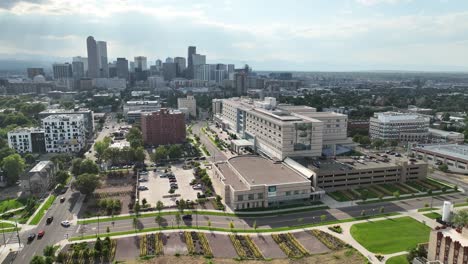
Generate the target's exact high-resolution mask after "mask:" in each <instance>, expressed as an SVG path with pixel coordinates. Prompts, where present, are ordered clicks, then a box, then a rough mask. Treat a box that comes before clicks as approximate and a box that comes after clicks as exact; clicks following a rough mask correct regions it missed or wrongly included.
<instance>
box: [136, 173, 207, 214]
mask: <svg viewBox="0 0 468 264" xmlns="http://www.w3.org/2000/svg"><path fill="white" fill-rule="evenodd" d="M171 170H172V172H173V173H174V175H175V178H176V180H177V185H178V187H179V188H178V189H175V192H174V193H173V194H172V195H171V194H170V193H169V189H170V183H169V179H168V178H161V177H160V176H161V175H162V174H164V171H162V170H159V169H158V170H157V172H153V171H148V175H147V176H144V177H145V178H146V177H147V179H148V181H145V182H140V186H146V187H148V190H144V191H140V201H142V200H143V199H146V201H147V202H148V203H149V204H150V205H151V206H153V207H154V206H156V202H157V201H161V202H163V203H164V206H175V205H176V202H175V201H176V200H179V199H184V200H187V199H188V200H192V201H195V200H196V199H197V192H200V193H201V192H202V191H200V190H194V189H192V186H190V182H191V181H192V180H193V179H194V176H193V170H192V169H189V170H184V169H183V168H182V164H177V165H172V167H171ZM168 196H171V197H168Z"/></svg>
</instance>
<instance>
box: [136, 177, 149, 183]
mask: <svg viewBox="0 0 468 264" xmlns="http://www.w3.org/2000/svg"><path fill="white" fill-rule="evenodd" d="M138 181H139V182H147V181H148V179H146V178H139V179H138Z"/></svg>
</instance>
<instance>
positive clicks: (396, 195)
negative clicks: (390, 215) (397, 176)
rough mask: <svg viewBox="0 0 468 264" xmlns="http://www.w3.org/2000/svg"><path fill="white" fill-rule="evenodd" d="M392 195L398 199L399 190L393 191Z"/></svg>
mask: <svg viewBox="0 0 468 264" xmlns="http://www.w3.org/2000/svg"><path fill="white" fill-rule="evenodd" d="M393 196H395V198H397V199H400V191H395V192H394V193H393Z"/></svg>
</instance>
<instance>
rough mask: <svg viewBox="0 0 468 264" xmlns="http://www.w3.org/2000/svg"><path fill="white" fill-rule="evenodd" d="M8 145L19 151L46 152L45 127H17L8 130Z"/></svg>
mask: <svg viewBox="0 0 468 264" xmlns="http://www.w3.org/2000/svg"><path fill="white" fill-rule="evenodd" d="M8 146H9V147H10V148H12V149H14V150H15V151H16V152H18V153H45V152H46V148H45V134H44V129H41V128H37V127H27V128H17V129H15V130H12V131H10V132H8Z"/></svg>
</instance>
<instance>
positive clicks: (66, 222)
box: [60, 220, 70, 227]
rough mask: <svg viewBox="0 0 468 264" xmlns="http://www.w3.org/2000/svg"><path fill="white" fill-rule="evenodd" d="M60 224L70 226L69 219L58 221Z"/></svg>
mask: <svg viewBox="0 0 468 264" xmlns="http://www.w3.org/2000/svg"><path fill="white" fill-rule="evenodd" d="M60 224H61V225H62V226H63V227H69V226H70V221H67V220H65V221H62V222H60Z"/></svg>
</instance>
